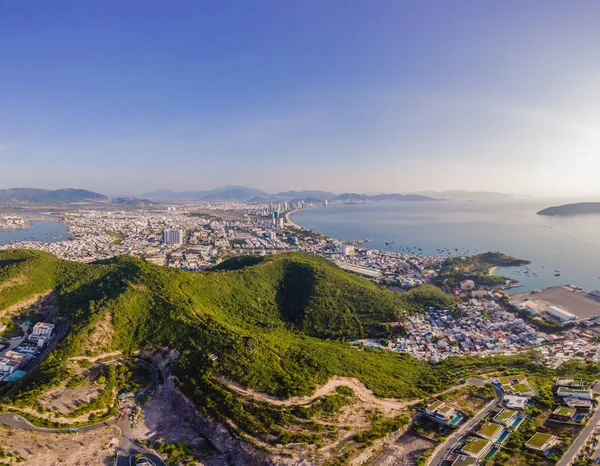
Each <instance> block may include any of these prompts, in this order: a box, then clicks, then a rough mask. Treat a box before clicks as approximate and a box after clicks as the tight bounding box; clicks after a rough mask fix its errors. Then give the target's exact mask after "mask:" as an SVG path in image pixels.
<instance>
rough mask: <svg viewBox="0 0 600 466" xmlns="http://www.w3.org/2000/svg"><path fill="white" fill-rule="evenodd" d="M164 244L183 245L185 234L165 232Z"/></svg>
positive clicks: (173, 231) (175, 231)
mask: <svg viewBox="0 0 600 466" xmlns="http://www.w3.org/2000/svg"><path fill="white" fill-rule="evenodd" d="M163 242H165V243H166V244H183V232H182V231H181V230H165V231H164V232H163Z"/></svg>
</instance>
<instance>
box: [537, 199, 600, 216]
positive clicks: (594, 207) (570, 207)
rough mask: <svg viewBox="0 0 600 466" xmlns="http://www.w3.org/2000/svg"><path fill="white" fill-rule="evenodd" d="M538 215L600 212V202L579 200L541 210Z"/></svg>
mask: <svg viewBox="0 0 600 466" xmlns="http://www.w3.org/2000/svg"><path fill="white" fill-rule="evenodd" d="M537 214H538V215H550V216H567V215H583V214H600V202H577V203H574V204H565V205H560V206H554V207H548V208H546V209H543V210H540V211H539V212H538V213H537Z"/></svg>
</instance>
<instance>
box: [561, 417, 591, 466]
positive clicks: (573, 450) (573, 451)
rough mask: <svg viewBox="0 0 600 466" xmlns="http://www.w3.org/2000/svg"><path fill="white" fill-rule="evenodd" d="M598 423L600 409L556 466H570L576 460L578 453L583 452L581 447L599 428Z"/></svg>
mask: <svg viewBox="0 0 600 466" xmlns="http://www.w3.org/2000/svg"><path fill="white" fill-rule="evenodd" d="M598 422H600V408H598V409H597V410H596V412H595V413H594V415H593V416H592V417H591V419H590V420H589V422H588V423H587V425H586V426H585V427H584V428H583V429H582V431H581V432H580V433H579V435H578V436H577V438H576V439H575V441H574V442H573V443H572V444H571V446H570V447H569V448H568V449H567V451H565V454H564V455H562V458H561V459H560V460H558V462H557V463H556V466H568V465H569V464H571V461H573V460H574V459H575V457H576V456H577V453H579V450H581V447H583V445H584V444H585V442H586V441H587V439H588V438H590V435H592V434H593V433H594V430H595V429H596V427H597V426H598Z"/></svg>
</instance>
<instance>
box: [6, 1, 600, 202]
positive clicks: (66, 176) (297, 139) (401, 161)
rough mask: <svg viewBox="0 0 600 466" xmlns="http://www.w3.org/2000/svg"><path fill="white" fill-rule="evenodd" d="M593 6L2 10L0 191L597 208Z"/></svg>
mask: <svg viewBox="0 0 600 466" xmlns="http://www.w3.org/2000/svg"><path fill="white" fill-rule="evenodd" d="M598 17H600V2H595V1H579V2H564V1H563V2H558V1H541V0H540V1H535V0H532V1H528V2H516V1H501V2H481V1H454V2H448V1H439V2H434V1H396V0H389V1H382V0H373V1H368V2H366V1H353V0H344V1H335V0H326V1H323V0H320V1H309V0H301V1H294V2H292V1H281V0H277V1H266V0H265V1H252V0H244V1H234V0H230V1H227V2H216V1H211V2H208V1H202V0H190V1H184V0H169V1H166V0H164V1H157V0H0V188H7V187H15V186H36V187H47V188H58V187H66V186H77V187H84V188H88V189H94V190H98V191H101V192H105V193H108V194H116V193H140V192H146V191H151V190H155V189H162V188H171V189H176V190H190V189H208V188H213V187H216V186H219V185H223V184H243V185H248V186H254V187H258V188H262V189H265V190H267V191H279V190H284V189H328V190H333V191H338V192H342V191H358V192H381V191H388V192H391V191H394V192H409V191H418V190H425V189H456V188H464V189H474V190H496V191H506V192H518V193H529V194H539V195H600V183H598V178H597V176H598V172H599V170H600V105H599V104H598V102H600V59H599V58H600V57H599V55H600V28H598V22H597V21H598Z"/></svg>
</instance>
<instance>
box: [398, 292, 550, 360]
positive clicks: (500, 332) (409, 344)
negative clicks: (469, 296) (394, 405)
mask: <svg viewBox="0 0 600 466" xmlns="http://www.w3.org/2000/svg"><path fill="white" fill-rule="evenodd" d="M458 312H459V314H458V315H459V317H457V314H456V313H452V312H450V311H449V310H448V309H434V308H429V309H428V310H426V311H425V312H424V313H423V314H418V315H412V316H408V317H407V319H406V321H405V322H404V324H403V325H404V328H405V330H406V333H405V335H404V336H402V337H398V338H396V339H394V340H392V342H391V347H392V349H395V350H396V351H399V352H406V353H410V354H411V355H412V356H414V357H416V358H418V359H423V360H430V361H432V362H437V361H440V360H442V359H445V358H447V357H450V356H460V355H464V354H479V355H491V354H498V353H500V354H516V353H518V352H521V351H523V350H526V349H529V348H531V347H532V346H535V345H539V344H540V343H542V342H544V341H546V336H545V335H544V334H540V333H539V332H537V331H536V330H535V329H534V328H533V327H532V326H530V325H528V324H526V323H525V321H524V320H523V319H520V318H518V317H517V316H515V315H514V314H513V313H511V312H508V311H505V310H504V309H502V308H501V307H499V306H497V305H495V302H494V306H492V305H489V306H487V307H483V306H480V305H479V304H478V303H476V304H475V305H473V304H470V305H461V306H460V307H459V309H458Z"/></svg>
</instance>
